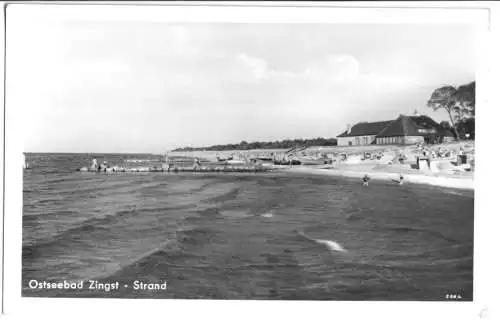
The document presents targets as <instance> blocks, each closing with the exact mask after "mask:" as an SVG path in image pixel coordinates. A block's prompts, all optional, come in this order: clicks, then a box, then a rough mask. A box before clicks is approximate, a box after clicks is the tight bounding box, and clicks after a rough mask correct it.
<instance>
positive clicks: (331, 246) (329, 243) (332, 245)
mask: <svg viewBox="0 0 500 324" xmlns="http://www.w3.org/2000/svg"><path fill="white" fill-rule="evenodd" d="M314 241H315V242H316V243H319V244H323V245H325V246H326V247H327V248H328V249H329V250H330V251H336V252H347V250H346V249H344V248H343V247H342V245H340V244H339V243H337V242H335V241H328V240H314Z"/></svg>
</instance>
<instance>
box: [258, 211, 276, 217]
mask: <svg viewBox="0 0 500 324" xmlns="http://www.w3.org/2000/svg"><path fill="white" fill-rule="evenodd" d="M260 217H265V218H273V217H274V214H273V213H272V212H267V213H263V214H261V215H260Z"/></svg>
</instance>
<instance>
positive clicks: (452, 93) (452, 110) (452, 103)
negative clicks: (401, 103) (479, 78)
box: [427, 81, 476, 139]
mask: <svg viewBox="0 0 500 324" xmlns="http://www.w3.org/2000/svg"><path fill="white" fill-rule="evenodd" d="M427 106H428V107H429V108H432V109H433V110H434V111H437V110H441V109H442V110H445V111H446V112H447V113H448V117H449V122H446V121H444V122H441V126H443V127H445V128H447V129H449V130H451V131H452V132H453V134H454V135H455V137H456V138H457V139H466V138H469V139H474V138H475V124H476V81H473V82H470V83H467V84H464V85H461V86H458V87H455V86H452V85H446V86H443V87H440V88H438V89H436V90H434V91H433V92H432V94H431V97H430V98H429V100H428V101H427ZM467 134H468V136H467Z"/></svg>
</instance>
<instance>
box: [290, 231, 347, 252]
mask: <svg viewBox="0 0 500 324" xmlns="http://www.w3.org/2000/svg"><path fill="white" fill-rule="evenodd" d="M297 233H298V234H299V235H301V236H303V237H305V238H307V239H308V240H311V241H313V242H315V243H318V244H321V245H324V246H326V247H327V248H328V249H329V250H330V251H334V252H347V250H346V249H344V247H343V246H342V245H340V244H339V243H337V242H335V241H330V240H319V239H315V238H312V237H310V236H307V235H306V234H305V233H304V232H302V231H297Z"/></svg>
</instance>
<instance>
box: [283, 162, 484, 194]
mask: <svg viewBox="0 0 500 324" xmlns="http://www.w3.org/2000/svg"><path fill="white" fill-rule="evenodd" d="M280 171H283V172H290V173H302V174H311V175H323V176H332V177H338V176H340V177H347V178H358V179H361V178H362V177H363V176H364V175H365V174H367V175H368V176H369V177H370V178H371V179H372V180H384V181H395V180H397V179H399V175H400V174H402V175H403V176H404V182H405V184H408V183H410V184H411V183H415V184H425V185H430V186H435V187H443V188H453V189H464V190H474V179H473V177H470V178H469V177H463V178H456V177H447V176H444V175H434V176H430V175H425V174H414V173H406V172H383V171H375V170H369V171H352V170H340V169H318V168H307V167H299V166H297V167H292V168H286V169H281V170H280Z"/></svg>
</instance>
